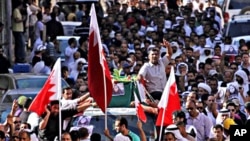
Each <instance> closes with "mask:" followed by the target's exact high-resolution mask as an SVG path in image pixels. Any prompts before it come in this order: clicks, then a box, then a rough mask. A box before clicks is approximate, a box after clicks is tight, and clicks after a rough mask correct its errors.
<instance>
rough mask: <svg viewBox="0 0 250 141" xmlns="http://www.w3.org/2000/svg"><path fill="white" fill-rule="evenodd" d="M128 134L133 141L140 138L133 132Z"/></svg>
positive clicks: (137, 140) (138, 140)
mask: <svg viewBox="0 0 250 141" xmlns="http://www.w3.org/2000/svg"><path fill="white" fill-rule="evenodd" d="M128 134H129V136H130V137H131V138H132V139H133V141H140V137H139V136H138V135H137V134H135V133H134V132H132V131H129V133H128Z"/></svg>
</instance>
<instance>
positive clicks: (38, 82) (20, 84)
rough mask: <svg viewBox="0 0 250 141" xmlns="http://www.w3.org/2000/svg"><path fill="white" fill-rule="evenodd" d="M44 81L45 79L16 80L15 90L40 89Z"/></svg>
mask: <svg viewBox="0 0 250 141" xmlns="http://www.w3.org/2000/svg"><path fill="white" fill-rule="evenodd" d="M46 80H47V77H43V78H42V77H41V78H23V79H17V88H19V89H25V88H42V87H43V84H44V83H45V81H46Z"/></svg>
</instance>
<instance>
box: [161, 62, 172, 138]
mask: <svg viewBox="0 0 250 141" xmlns="http://www.w3.org/2000/svg"><path fill="white" fill-rule="evenodd" d="M173 70H174V69H173V66H172V67H171V71H173ZM171 73H172V72H171ZM169 79H171V77H169ZM169 79H168V82H170V80H169ZM168 82H167V85H169V83H168ZM168 89H169V91H170V90H171V89H170V88H169V87H168ZM164 92H165V89H164V91H163V93H164ZM168 100H169V99H168ZM164 105H166V104H164ZM165 113H166V107H164V110H163V115H162V119H161V127H160V134H159V141H161V137H162V129H163V123H164V119H165Z"/></svg>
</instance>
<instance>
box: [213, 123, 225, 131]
mask: <svg viewBox="0 0 250 141" xmlns="http://www.w3.org/2000/svg"><path fill="white" fill-rule="evenodd" d="M213 129H220V130H221V131H223V130H224V128H223V126H222V125H221V124H215V125H214V126H213Z"/></svg>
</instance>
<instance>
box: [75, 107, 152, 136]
mask: <svg viewBox="0 0 250 141" xmlns="http://www.w3.org/2000/svg"><path fill="white" fill-rule="evenodd" d="M117 117H125V118H126V119H127V120H128V129H129V130H131V131H133V132H134V133H136V134H137V135H139V132H138V128H137V121H138V117H137V115H136V109H135V108H119V107H118V108H107V128H108V129H109V132H110V134H111V135H112V136H113V137H114V136H115V135H116V134H117V133H116V131H115V130H114V123H115V120H116V118H117ZM104 123H105V116H104V113H103V112H102V111H101V110H100V108H92V107H90V108H88V109H87V110H86V111H85V112H84V114H83V115H81V116H77V117H74V118H73V120H72V122H71V130H75V129H79V128H80V127H85V128H88V130H89V132H90V133H99V134H101V136H102V137H101V138H102V141H105V138H106V137H105V135H104V133H103V131H104V130H105V126H104ZM143 129H144V132H145V134H146V136H147V140H150V139H152V138H154V139H155V137H156V136H155V133H156V128H155V121H154V117H153V116H152V115H147V122H146V123H143Z"/></svg>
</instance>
